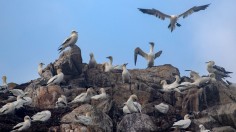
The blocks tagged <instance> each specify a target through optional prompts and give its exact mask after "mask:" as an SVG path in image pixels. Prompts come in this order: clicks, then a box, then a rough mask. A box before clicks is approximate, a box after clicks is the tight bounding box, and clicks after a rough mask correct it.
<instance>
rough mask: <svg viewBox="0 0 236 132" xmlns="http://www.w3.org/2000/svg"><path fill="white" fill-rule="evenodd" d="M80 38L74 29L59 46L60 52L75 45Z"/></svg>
mask: <svg viewBox="0 0 236 132" xmlns="http://www.w3.org/2000/svg"><path fill="white" fill-rule="evenodd" d="M77 40H78V32H76V31H72V32H71V35H70V37H68V38H67V39H66V40H65V41H64V42H63V43H62V44H61V45H60V47H59V48H58V51H60V52H59V53H61V52H62V51H63V50H64V49H65V48H67V47H69V46H73V45H75V43H76V42H77Z"/></svg>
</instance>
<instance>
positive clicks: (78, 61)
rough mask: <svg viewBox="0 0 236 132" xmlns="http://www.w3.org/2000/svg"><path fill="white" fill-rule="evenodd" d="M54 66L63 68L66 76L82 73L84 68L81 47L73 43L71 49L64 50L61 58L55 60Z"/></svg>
mask: <svg viewBox="0 0 236 132" xmlns="http://www.w3.org/2000/svg"><path fill="white" fill-rule="evenodd" d="M54 67H55V69H57V68H61V69H62V72H63V73H64V75H65V76H66V75H67V76H76V75H80V74H81V73H82V68H83V63H82V57H81V50H80V48H79V47H78V46H77V45H73V46H72V47H71V49H70V50H67V51H65V52H63V53H62V54H61V55H60V57H59V59H58V60H57V61H56V62H54Z"/></svg>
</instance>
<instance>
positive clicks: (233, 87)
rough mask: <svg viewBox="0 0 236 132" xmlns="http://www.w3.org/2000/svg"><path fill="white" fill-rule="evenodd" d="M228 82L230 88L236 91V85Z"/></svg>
mask: <svg viewBox="0 0 236 132" xmlns="http://www.w3.org/2000/svg"><path fill="white" fill-rule="evenodd" d="M226 82H227V83H228V87H229V88H232V89H236V83H232V82H230V81H228V80H226Z"/></svg>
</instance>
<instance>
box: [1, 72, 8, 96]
mask: <svg viewBox="0 0 236 132" xmlns="http://www.w3.org/2000/svg"><path fill="white" fill-rule="evenodd" d="M6 92H8V84H7V77H6V76H2V86H0V93H6Z"/></svg>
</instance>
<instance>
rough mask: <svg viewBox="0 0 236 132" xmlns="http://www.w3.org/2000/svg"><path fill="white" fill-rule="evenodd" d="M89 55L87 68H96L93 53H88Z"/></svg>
mask: <svg viewBox="0 0 236 132" xmlns="http://www.w3.org/2000/svg"><path fill="white" fill-rule="evenodd" d="M89 55H90V60H89V68H96V66H97V62H96V60H95V58H94V55H93V53H90V54H89Z"/></svg>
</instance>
